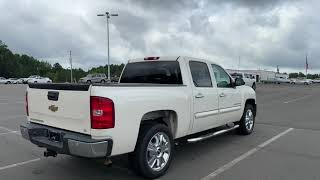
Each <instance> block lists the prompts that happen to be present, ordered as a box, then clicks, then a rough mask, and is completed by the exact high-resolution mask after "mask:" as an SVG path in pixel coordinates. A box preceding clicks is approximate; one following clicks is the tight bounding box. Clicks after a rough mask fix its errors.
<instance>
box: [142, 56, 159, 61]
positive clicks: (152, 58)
mask: <svg viewBox="0 0 320 180" xmlns="http://www.w3.org/2000/svg"><path fill="white" fill-rule="evenodd" d="M158 59H160V57H145V58H144V60H145V61H148V60H151V61H152V60H158Z"/></svg>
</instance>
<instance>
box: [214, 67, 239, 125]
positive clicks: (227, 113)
mask: <svg viewBox="0 0 320 180" xmlns="http://www.w3.org/2000/svg"><path fill="white" fill-rule="evenodd" d="M211 67H212V70H213V74H214V76H215V79H216V83H217V89H218V96H219V117H220V120H221V121H220V122H221V124H224V123H228V122H234V121H238V120H240V118H239V117H241V114H242V111H241V110H242V108H241V94H240V90H239V88H238V87H233V86H232V79H231V77H230V76H229V74H228V73H227V72H226V71H225V70H224V69H223V68H222V67H220V66H218V65H216V64H212V65H211Z"/></svg>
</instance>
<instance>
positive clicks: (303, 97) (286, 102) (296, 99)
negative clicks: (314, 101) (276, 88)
mask: <svg viewBox="0 0 320 180" xmlns="http://www.w3.org/2000/svg"><path fill="white" fill-rule="evenodd" d="M310 96H311V95H306V96H302V97H299V98H295V99H291V100H288V101H285V102H283V103H285V104H288V103H291V102H295V101H299V100H302V99H305V98H308V97H310Z"/></svg>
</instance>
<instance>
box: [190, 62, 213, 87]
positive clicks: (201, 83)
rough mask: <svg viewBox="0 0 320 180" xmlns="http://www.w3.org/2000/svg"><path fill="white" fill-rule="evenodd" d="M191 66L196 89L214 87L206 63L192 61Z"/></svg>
mask: <svg viewBox="0 0 320 180" xmlns="http://www.w3.org/2000/svg"><path fill="white" fill-rule="evenodd" d="M189 66H190V70H191V75H192V80H193V83H194V85H195V86H196V87H212V82H211V77H210V72H209V68H208V66H207V64H206V63H203V62H198V61H190V62H189Z"/></svg>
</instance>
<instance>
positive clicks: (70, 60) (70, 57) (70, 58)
mask: <svg viewBox="0 0 320 180" xmlns="http://www.w3.org/2000/svg"><path fill="white" fill-rule="evenodd" d="M69 62H70V71H71V73H70V75H71V77H70V78H71V79H70V80H71V83H73V79H72V56H71V50H70V56H69Z"/></svg>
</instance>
